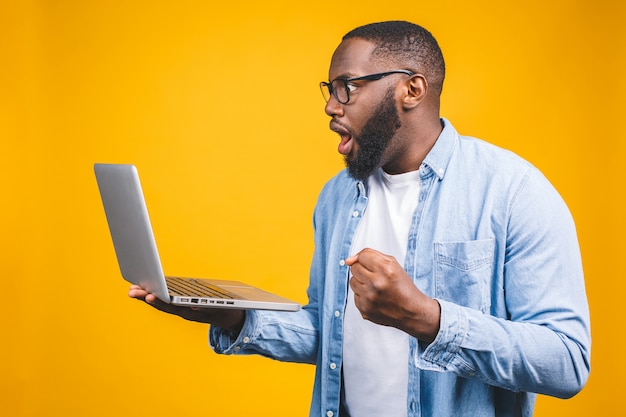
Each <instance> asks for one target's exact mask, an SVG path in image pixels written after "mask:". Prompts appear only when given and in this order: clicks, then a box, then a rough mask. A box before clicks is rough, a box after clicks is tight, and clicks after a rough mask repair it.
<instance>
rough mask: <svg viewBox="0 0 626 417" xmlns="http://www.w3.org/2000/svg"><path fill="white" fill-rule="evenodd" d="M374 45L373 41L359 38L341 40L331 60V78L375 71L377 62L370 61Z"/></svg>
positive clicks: (329, 72) (329, 71)
mask: <svg viewBox="0 0 626 417" xmlns="http://www.w3.org/2000/svg"><path fill="white" fill-rule="evenodd" d="M374 47H375V45H374V44H373V43H372V42H370V41H366V40H364V39H359V38H350V39H346V40H345V41H343V42H341V44H339V46H338V47H337V49H336V50H335V53H334V54H333V58H332V60H331V61H330V69H329V70H328V75H329V79H331V80H333V79H335V78H337V77H354V76H359V75H364V74H369V73H371V72H372V71H374V72H375V71H376V69H375V64H374V63H373V62H371V61H370V55H371V53H372V51H373V50H374Z"/></svg>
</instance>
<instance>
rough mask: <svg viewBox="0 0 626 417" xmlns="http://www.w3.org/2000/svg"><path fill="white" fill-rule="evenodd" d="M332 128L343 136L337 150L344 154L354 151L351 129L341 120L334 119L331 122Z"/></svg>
mask: <svg viewBox="0 0 626 417" xmlns="http://www.w3.org/2000/svg"><path fill="white" fill-rule="evenodd" d="M330 130H332V131H333V132H335V133H337V134H338V135H339V137H340V138H341V141H340V142H339V146H337V151H338V152H339V153H340V154H342V155H348V154H349V153H350V151H352V144H353V142H354V140H353V137H352V133H351V132H350V129H349V128H348V127H346V126H343V125H342V124H340V123H339V122H337V121H335V120H332V121H331V122H330Z"/></svg>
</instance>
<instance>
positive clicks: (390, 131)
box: [344, 89, 401, 181]
mask: <svg viewBox="0 0 626 417" xmlns="http://www.w3.org/2000/svg"><path fill="white" fill-rule="evenodd" d="M400 125H401V123H400V118H399V117H398V110H397V109H396V106H395V100H394V91H393V89H389V91H387V94H386V95H385V98H384V99H383V101H382V102H381V103H380V104H379V105H378V107H376V109H375V110H374V111H373V115H372V117H370V119H369V120H368V121H367V122H366V123H365V126H363V129H361V133H360V134H359V135H358V136H356V135H355V136H354V140H355V141H356V143H357V144H358V145H359V146H358V150H357V152H356V156H355V157H354V158H353V159H350V158H349V156H348V155H346V156H345V157H344V159H345V162H346V167H348V173H349V174H350V176H352V177H353V178H354V179H356V180H361V181H364V180H366V179H367V178H368V177H369V176H370V175H372V174H373V173H374V171H375V170H376V169H377V168H379V167H380V166H381V162H382V159H383V156H384V154H385V151H386V150H387V148H388V147H389V143H390V142H391V138H393V136H394V135H395V133H396V131H397V130H398V128H400Z"/></svg>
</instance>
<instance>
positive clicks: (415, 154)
mask: <svg viewBox="0 0 626 417" xmlns="http://www.w3.org/2000/svg"><path fill="white" fill-rule="evenodd" d="M442 130H443V126H442V125H441V120H440V119H439V116H438V115H437V117H431V118H429V119H422V120H420V121H419V125H418V126H407V129H406V130H404V131H403V132H400V131H399V132H398V141H397V142H396V145H395V146H393V147H390V149H388V152H389V154H388V155H386V158H385V159H386V163H384V164H383V166H382V168H383V169H384V170H385V172H386V173H388V174H391V175H396V174H403V173H405V172H410V171H416V170H418V169H419V168H420V166H421V165H422V162H423V161H424V158H426V155H428V152H430V150H431V149H432V147H433V146H434V145H435V142H436V141H437V138H438V137H439V135H440V134H441V131H442Z"/></svg>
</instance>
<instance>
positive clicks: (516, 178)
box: [130, 21, 591, 417]
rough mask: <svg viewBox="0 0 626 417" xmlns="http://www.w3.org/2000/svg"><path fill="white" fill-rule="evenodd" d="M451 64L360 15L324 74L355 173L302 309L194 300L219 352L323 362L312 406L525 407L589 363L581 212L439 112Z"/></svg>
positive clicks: (334, 205) (428, 412)
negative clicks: (214, 305) (226, 306)
mask: <svg viewBox="0 0 626 417" xmlns="http://www.w3.org/2000/svg"><path fill="white" fill-rule="evenodd" d="M444 75H445V65H444V60H443V56H442V54H441V51H440V49H439V46H438V45H437V42H436V41H435V39H434V38H433V37H432V36H431V34H430V33H429V32H428V31H426V30H425V29H423V28H422V27H420V26H417V25H414V24H412V23H408V22H397V21H392V22H382V23H375V24H371V25H366V26H363V27H359V28H357V29H355V30H353V31H351V32H350V33H348V34H347V35H346V36H345V37H344V38H343V41H342V42H341V44H340V45H339V47H338V48H337V50H336V51H335V53H334V55H333V58H332V61H331V65H330V71H329V79H330V80H331V81H329V82H323V83H321V87H322V92H323V93H324V96H325V98H326V99H327V104H326V108H325V110H326V113H327V114H328V115H329V116H330V117H331V122H330V128H331V130H333V131H335V132H337V133H338V134H339V136H340V143H339V146H338V150H339V152H340V153H341V154H342V155H344V157H345V161H346V165H347V170H344V171H342V172H340V173H339V174H338V175H337V176H336V177H334V178H333V179H331V180H330V181H329V182H328V184H327V185H326V186H325V187H324V189H323V191H322V192H321V194H320V196H319V200H318V204H317V206H316V209H315V214H314V225H315V244H316V247H315V252H314V255H313V262H312V267H311V275H310V285H309V289H308V291H307V293H308V297H309V302H308V304H307V305H306V306H305V307H304V308H303V309H302V310H301V311H300V312H297V313H277V312H261V311H248V312H246V313H244V312H241V311H232V310H227V311H217V310H210V309H205V310H197V309H196V310H191V309H187V308H181V307H173V306H170V305H166V304H164V303H161V302H159V301H158V300H156V299H155V297H154V296H153V295H151V294H147V293H146V292H145V291H143V290H142V289H141V288H139V287H135V286H134V287H131V290H130V296H131V297H134V298H139V299H144V300H145V301H146V302H148V303H149V304H151V305H153V306H155V307H156V308H159V309H161V310H163V311H167V312H170V313H173V314H177V315H180V316H182V317H184V318H186V319H189V320H195V321H200V322H206V323H211V324H212V328H211V330H210V341H211V344H212V346H213V347H214V349H215V351H216V352H218V353H225V354H251V353H254V354H261V355H265V356H268V357H272V358H275V359H278V360H284V361H295V362H305V363H313V364H316V365H317V372H316V377H315V386H314V393H313V399H312V403H311V412H310V415H311V416H318V417H321V416H326V417H333V416H338V415H341V416H346V415H349V416H351V417H362V416H386V417H389V416H403V417H405V416H418V415H423V416H431V417H434V416H441V417H449V416H468V417H469V416H471V417H479V416H507V417H508V416H529V415H531V414H532V410H533V407H534V401H535V394H534V393H543V394H547V395H553V396H557V397H562V398H566V397H570V396H572V395H574V394H576V393H577V392H578V391H579V390H581V389H582V387H583V386H584V384H585V382H586V380H587V377H588V375H589V360H590V343H591V342H590V332H589V312H588V306H587V300H586V295H585V287H584V281H583V273H582V267H581V260H580V251H579V248H578V244H577V237H576V231H575V226H574V223H573V221H572V219H571V215H570V213H569V211H568V209H567V207H566V205H565V204H564V202H563V201H562V199H561V198H560V196H559V195H558V193H557V192H556V191H555V190H554V188H553V187H552V186H551V185H550V184H549V182H548V181H547V180H546V179H545V178H544V177H543V176H542V175H541V173H540V172H539V171H538V170H537V169H535V168H534V167H533V166H531V165H530V164H529V163H527V162H525V161H523V160H522V159H520V158H519V157H517V156H515V155H513V154H512V153H510V152H507V151H504V150H502V149H499V148H497V147H495V146H493V145H489V144H487V143H485V142H483V141H480V140H478V139H474V138H469V137H464V136H460V135H459V134H458V133H457V132H456V131H455V130H454V128H453V127H452V125H451V124H450V122H449V121H447V120H445V119H443V118H440V115H439V98H440V94H441V90H442V86H443V80H444Z"/></svg>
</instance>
